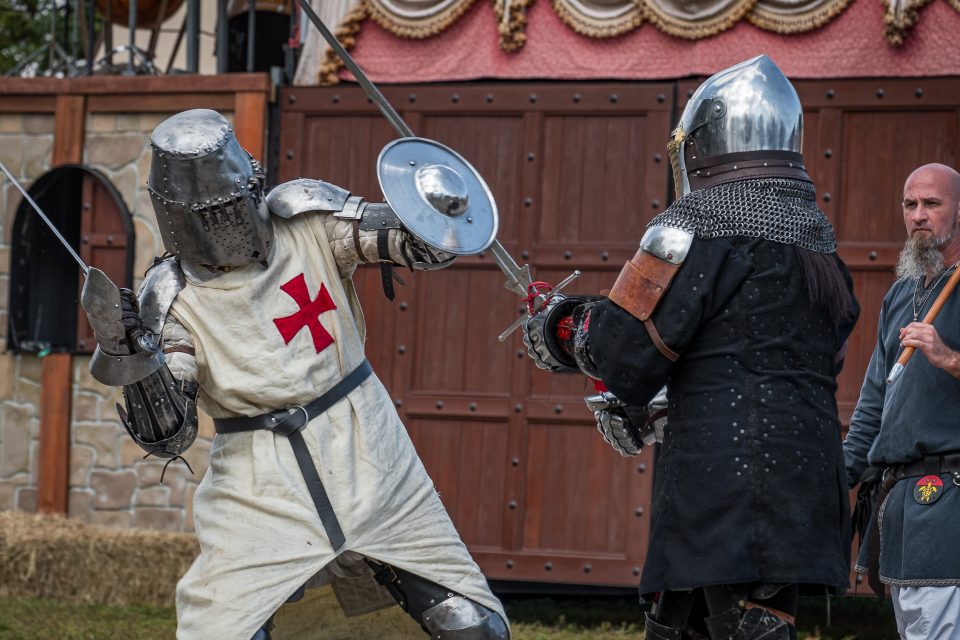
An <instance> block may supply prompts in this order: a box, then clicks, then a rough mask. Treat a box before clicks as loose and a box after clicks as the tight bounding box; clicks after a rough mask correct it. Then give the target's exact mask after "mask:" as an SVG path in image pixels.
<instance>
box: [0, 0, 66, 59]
mask: <svg viewBox="0 0 960 640" xmlns="http://www.w3.org/2000/svg"><path fill="white" fill-rule="evenodd" d="M54 15H55V12H54V11H53V3H52V2H50V0H0V74H5V73H7V72H8V71H10V70H11V69H13V68H14V67H16V66H17V64H18V63H19V62H20V61H22V60H23V59H24V58H26V57H27V56H29V55H30V54H31V53H33V52H35V51H37V50H38V49H40V48H42V47H43V46H44V44H45V43H46V41H47V37H48V35H49V34H50V26H51V20H52V19H53V16H54Z"/></svg>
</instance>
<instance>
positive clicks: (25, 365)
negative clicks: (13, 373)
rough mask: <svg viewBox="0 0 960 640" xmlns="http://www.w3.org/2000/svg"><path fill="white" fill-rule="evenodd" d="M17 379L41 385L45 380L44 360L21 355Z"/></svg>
mask: <svg viewBox="0 0 960 640" xmlns="http://www.w3.org/2000/svg"><path fill="white" fill-rule="evenodd" d="M17 377H19V378H23V379H25V380H29V381H30V382H33V383H35V384H40V381H41V380H42V379H43V359H42V358H38V357H37V356H33V355H21V356H20V366H19V367H18V368H17Z"/></svg>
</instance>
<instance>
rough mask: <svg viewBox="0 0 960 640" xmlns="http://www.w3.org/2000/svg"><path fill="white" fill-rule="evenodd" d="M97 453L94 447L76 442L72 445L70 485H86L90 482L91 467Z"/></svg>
mask: <svg viewBox="0 0 960 640" xmlns="http://www.w3.org/2000/svg"><path fill="white" fill-rule="evenodd" d="M96 457H97V453H96V451H94V449H93V447H88V446H85V445H78V444H75V445H73V446H72V447H70V486H71V487H86V486H87V485H89V484H90V469H91V468H92V467H93V463H94V461H95V460H96Z"/></svg>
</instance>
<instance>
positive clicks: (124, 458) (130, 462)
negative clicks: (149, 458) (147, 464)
mask: <svg viewBox="0 0 960 640" xmlns="http://www.w3.org/2000/svg"><path fill="white" fill-rule="evenodd" d="M146 453H147V452H146V451H144V450H143V449H141V448H140V446H139V445H138V444H137V443H136V442H134V441H133V438H131V437H130V436H129V435H128V436H127V437H126V438H121V440H120V466H121V467H123V468H128V467H133V466H134V465H135V464H137V463H138V462H140V460H142V459H143V456H145V455H146Z"/></svg>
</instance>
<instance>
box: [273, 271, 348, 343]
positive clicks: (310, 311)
mask: <svg viewBox="0 0 960 640" xmlns="http://www.w3.org/2000/svg"><path fill="white" fill-rule="evenodd" d="M280 290H281V291H283V292H284V293H286V294H287V295H288V296H290V297H291V298H293V300H294V302H296V303H297V304H298V305H300V309H299V310H297V312H296V313H294V314H293V315H289V316H287V317H285V318H274V320H273V323H274V324H275V325H277V329H279V330H280V335H281V336H283V342H284V344H290V341H291V340H293V337H294V336H295V335H297V334H298V333H300V330H301V329H303V328H304V327H306V328H308V329H310V335H311V336H313V346H314V347H315V348H316V349H317V353H320V352H321V351H323V350H324V349H326V348H327V347H329V346H330V345H331V344H333V336H331V335H330V334H329V333H328V332H327V330H326V329H324V328H323V325H322V324H320V320H319V316H320V314H321V313H323V312H324V311H331V310H333V309H336V308H337V305H335V304H333V298H331V297H330V292H328V291H327V288H326V287H325V286H324V285H323V283H322V282H321V283H320V292H319V293H318V294H317V297H316V299H314V300H311V299H310V291H309V290H308V289H307V281H306V280H304V278H303V274H302V273H301V274H300V275H298V276H297V277H296V278H293V279H292V280H290V281H289V282H287V283H286V284H284V285H283V286H281V287H280Z"/></svg>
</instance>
